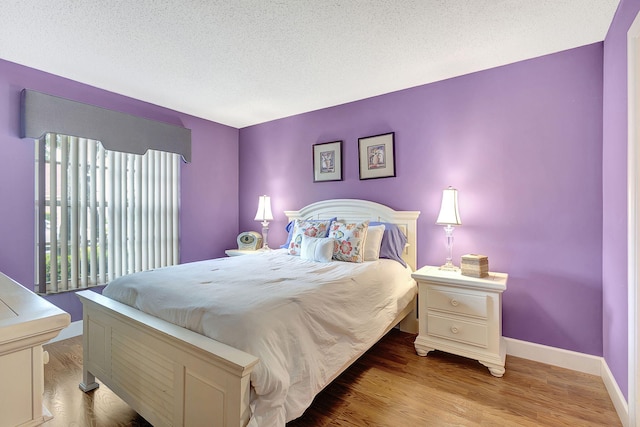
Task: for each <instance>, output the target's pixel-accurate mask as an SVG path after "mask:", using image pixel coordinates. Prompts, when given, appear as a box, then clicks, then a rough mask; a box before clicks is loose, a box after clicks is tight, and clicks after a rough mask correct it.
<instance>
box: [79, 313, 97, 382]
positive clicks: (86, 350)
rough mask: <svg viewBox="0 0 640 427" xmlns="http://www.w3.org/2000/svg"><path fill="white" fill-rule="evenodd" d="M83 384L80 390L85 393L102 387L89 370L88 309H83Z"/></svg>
mask: <svg viewBox="0 0 640 427" xmlns="http://www.w3.org/2000/svg"><path fill="white" fill-rule="evenodd" d="M82 354H83V357H82V382H81V383H80V384H79V387H80V390H82V391H84V392H85V393H86V392H88V391H91V390H95V389H97V388H98V387H100V384H98V382H96V377H95V375H93V374H92V373H91V372H89V369H88V368H87V366H88V364H89V354H90V352H89V313H88V310H87V309H86V307H84V306H83V309H82Z"/></svg>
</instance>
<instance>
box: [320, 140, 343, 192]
mask: <svg viewBox="0 0 640 427" xmlns="http://www.w3.org/2000/svg"><path fill="white" fill-rule="evenodd" d="M324 181H342V141H333V142H322V143H320V144H314V145H313V182H324Z"/></svg>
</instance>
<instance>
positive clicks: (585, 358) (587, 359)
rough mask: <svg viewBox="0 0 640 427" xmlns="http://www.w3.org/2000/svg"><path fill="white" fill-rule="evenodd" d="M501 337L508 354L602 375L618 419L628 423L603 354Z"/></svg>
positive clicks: (625, 407) (622, 397)
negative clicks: (505, 344)
mask: <svg viewBox="0 0 640 427" xmlns="http://www.w3.org/2000/svg"><path fill="white" fill-rule="evenodd" d="M505 341H506V342H507V354H508V355H510V356H514V357H521V358H523V359H528V360H533V361H534V362H540V363H545V364H547V365H553V366H558V367H560V368H566V369H571V370H573V371H578V372H582V373H585V374H591V375H597V376H599V377H600V378H602V381H603V382H604V386H605V388H606V389H607V392H608V393H609V397H610V398H611V402H612V403H613V406H614V408H616V412H617V413H618V418H620V422H621V423H622V425H623V426H624V427H629V426H628V420H629V406H628V405H627V401H626V399H625V397H624V395H623V394H622V391H621V390H620V387H618V383H617V382H616V379H615V378H614V376H613V374H612V373H611V370H610V369H609V366H608V365H607V362H606V361H605V360H604V357H600V356H592V355H590V354H584V353H578V352H576V351H570V350H564V349H561V348H556V347H549V346H546V345H541V344H535V343H531V342H528V341H520V340H516V339H513V338H505Z"/></svg>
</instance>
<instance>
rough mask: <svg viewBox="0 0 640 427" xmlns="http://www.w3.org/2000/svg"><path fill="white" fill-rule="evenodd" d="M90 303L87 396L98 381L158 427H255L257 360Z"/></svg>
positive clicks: (85, 295)
mask: <svg viewBox="0 0 640 427" xmlns="http://www.w3.org/2000/svg"><path fill="white" fill-rule="evenodd" d="M77 295H78V297H79V298H80V300H81V301H82V305H83V313H84V314H83V327H84V330H83V353H84V355H83V382H82V383H81V384H80V388H81V389H82V390H83V391H89V390H93V389H94V388H96V387H98V383H96V381H95V378H96V377H97V378H98V379H99V380H100V381H102V382H103V383H104V384H105V385H106V386H107V387H109V388H110V389H111V390H112V391H113V392H114V393H116V394H117V395H118V396H120V398H122V399H123V400H124V401H125V402H127V404H129V405H130V406H131V407H132V408H133V409H134V410H135V411H136V412H138V413H139V414H140V415H142V416H143V417H144V418H145V419H146V420H147V421H149V422H150V423H151V424H153V425H154V426H201V425H210V426H224V427H230V426H233V427H238V426H244V425H246V424H247V423H248V421H249V418H250V416H251V412H250V409H249V393H250V383H249V374H250V373H251V371H252V369H253V367H254V366H255V364H256V363H257V362H258V359H257V358H256V357H255V356H252V355H250V354H248V353H245V352H243V351H240V350H237V349H235V348H232V347H230V346H227V345H225V344H222V343H220V342H218V341H215V340H212V339H210V338H207V337H205V336H203V335H200V334H197V333H195V332H192V331H189V330H186V329H184V328H181V327H179V326H176V325H173V324H171V323H168V322H165V321H164V320H161V319H159V318H157V317H154V316H151V315H148V314H146V313H143V312H140V311H139V310H136V309H134V308H132V307H129V306H127V305H125V304H121V303H119V302H117V301H114V300H111V299H109V298H107V297H104V296H102V295H100V294H98V293H96V292H93V291H82V292H78V293H77Z"/></svg>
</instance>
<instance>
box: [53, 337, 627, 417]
mask: <svg viewBox="0 0 640 427" xmlns="http://www.w3.org/2000/svg"><path fill="white" fill-rule="evenodd" d="M414 339H415V335H411V334H406V333H403V332H400V331H397V330H392V331H391V332H390V333H389V334H388V335H387V336H385V337H384V338H383V339H382V340H381V341H380V342H379V343H378V344H376V345H375V346H374V347H373V348H372V349H371V350H370V351H369V352H367V353H366V354H365V355H364V356H363V357H361V358H360V359H359V360H358V361H357V362H356V363H355V364H354V365H353V366H351V368H349V369H348V370H347V371H345V372H344V373H343V374H342V375H341V376H340V377H338V378H337V379H336V380H335V381H334V382H333V383H331V384H330V385H329V386H328V387H327V388H326V389H325V390H324V391H323V392H322V393H320V394H319V395H318V396H317V397H316V400H315V401H314V403H313V405H312V406H311V407H310V408H309V409H307V411H306V412H305V414H304V415H303V416H302V417H301V418H299V419H297V420H295V421H292V422H290V423H288V424H287V427H303V426H304V427H310V426H313V427H321V426H342V427H347V426H348V427H353V426H398V425H409V426H411V427H414V426H415V427H417V426H430V427H432V426H433V427H439V426H554V427H555V426H572V427H574V426H607V427H609V426H611V427H615V426H621V425H622V424H621V423H620V421H619V419H618V416H617V414H616V412H615V409H614V407H613V404H612V403H611V400H610V399H609V396H608V394H607V392H606V390H605V387H604V384H603V383H602V380H601V379H600V378H599V377H597V376H593V375H587V374H582V373H579V372H574V371H571V370H568V369H562V368H557V367H553V366H550V365H544V364H540V363H536V362H531V361H529V360H526V359H521V358H517V357H511V356H507V366H506V368H507V371H506V373H505V375H504V377H503V378H494V377H492V376H491V375H490V374H489V371H488V370H487V369H486V368H485V367H484V366H482V365H480V364H479V363H478V362H476V361H473V360H468V359H465V358H462V357H458V356H454V355H450V354H446V353H442V352H432V353H429V356H427V357H420V356H417V355H416V353H415V351H414V349H413V340H414ZM45 350H47V351H48V352H49V354H50V362H49V364H48V365H46V366H45V395H44V403H45V405H46V406H47V408H49V410H50V411H51V413H52V414H53V415H54V417H55V418H54V419H52V420H50V421H48V422H47V423H45V424H44V425H45V427H54V426H64V427H69V426H78V427H85V426H91V427H93V426H95V427H101V426H105V427H111V426H149V425H150V424H149V423H147V422H146V421H145V420H144V419H143V418H142V417H140V416H139V415H137V414H136V413H135V412H134V411H133V410H131V409H130V408H129V407H128V406H127V405H126V404H125V403H124V402H123V401H122V400H120V399H119V398H118V397H117V396H115V395H114V394H113V393H112V392H111V391H110V390H109V389H108V388H107V387H105V386H104V385H101V386H100V388H99V389H97V390H95V391H92V392H89V393H86V394H85V393H83V392H82V391H80V389H79V388H78V383H79V382H80V381H81V379H82V342H81V338H80V337H75V338H71V339H68V340H64V341H59V342H56V343H53V344H48V345H46V346H45Z"/></svg>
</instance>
